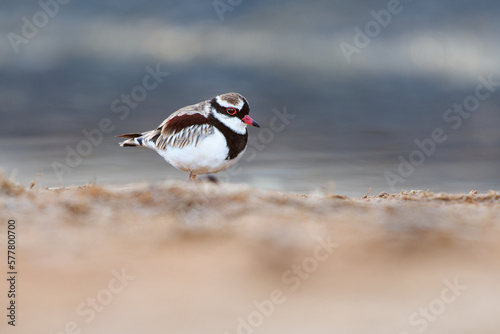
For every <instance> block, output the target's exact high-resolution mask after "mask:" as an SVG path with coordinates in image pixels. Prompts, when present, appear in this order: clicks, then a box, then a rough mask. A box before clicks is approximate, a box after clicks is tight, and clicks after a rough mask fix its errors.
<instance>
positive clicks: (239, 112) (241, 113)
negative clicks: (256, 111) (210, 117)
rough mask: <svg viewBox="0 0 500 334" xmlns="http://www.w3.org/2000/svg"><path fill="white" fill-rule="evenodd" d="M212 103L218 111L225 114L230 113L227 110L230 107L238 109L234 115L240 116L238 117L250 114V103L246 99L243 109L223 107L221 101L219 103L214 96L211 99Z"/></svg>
mask: <svg viewBox="0 0 500 334" xmlns="http://www.w3.org/2000/svg"><path fill="white" fill-rule="evenodd" d="M210 104H211V105H212V107H213V108H214V109H215V110H217V112H219V113H221V114H223V115H228V112H227V109H228V108H234V109H235V110H236V113H235V114H234V115H232V116H236V115H237V116H238V117H240V118H241V117H244V116H245V115H248V114H249V112H250V108H249V107H248V103H247V102H246V100H244V104H243V107H242V108H241V109H238V108H236V107H223V106H221V105H220V104H219V103H217V100H216V99H215V98H213V99H212V100H211V101H210Z"/></svg>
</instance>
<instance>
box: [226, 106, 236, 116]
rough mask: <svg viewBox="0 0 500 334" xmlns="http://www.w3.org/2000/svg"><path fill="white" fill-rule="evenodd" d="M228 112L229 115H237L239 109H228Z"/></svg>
mask: <svg viewBox="0 0 500 334" xmlns="http://www.w3.org/2000/svg"><path fill="white" fill-rule="evenodd" d="M226 112H227V113H228V114H229V115H235V114H236V113H237V112H238V109H236V108H226Z"/></svg>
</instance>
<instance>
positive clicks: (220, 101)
mask: <svg viewBox="0 0 500 334" xmlns="http://www.w3.org/2000/svg"><path fill="white" fill-rule="evenodd" d="M238 100H239V102H238V104H237V105H232V104H231V103H229V102H227V101H226V100H223V99H221V98H220V96H217V97H216V98H215V101H217V103H218V104H219V105H220V106H221V107H224V108H232V107H234V108H238V110H241V108H243V105H245V102H244V101H243V100H242V99H240V98H238Z"/></svg>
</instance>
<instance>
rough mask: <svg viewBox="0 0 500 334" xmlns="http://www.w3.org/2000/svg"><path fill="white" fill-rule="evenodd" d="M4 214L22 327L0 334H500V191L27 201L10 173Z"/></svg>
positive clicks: (42, 194) (208, 190)
mask: <svg viewBox="0 0 500 334" xmlns="http://www.w3.org/2000/svg"><path fill="white" fill-rule="evenodd" d="M0 212H1V222H0V228H1V233H0V237H1V242H0V245H2V250H1V252H2V254H4V256H3V258H6V254H7V249H6V248H7V230H8V221H9V220H11V224H12V220H14V221H15V230H16V233H17V234H16V238H17V239H16V242H17V244H16V246H17V252H16V257H17V258H16V266H17V267H16V270H17V286H16V289H17V296H16V301H15V302H16V306H17V308H16V326H15V330H14V329H13V328H12V326H9V325H8V324H7V320H8V318H7V320H6V318H5V316H3V317H2V318H3V319H4V320H2V324H1V327H2V328H3V329H2V332H4V330H5V329H7V332H9V333H10V332H12V333H13V332H17V333H142V332H148V333H221V334H223V333H231V334H232V333H305V332H313V333H395V334H403V333H423V332H425V333H497V332H498V328H500V320H499V318H498V316H497V314H498V305H499V303H498V301H499V300H500V283H499V282H500V280H499V279H500V266H499V265H498V258H499V255H500V246H499V244H498V239H499V236H500V230H499V228H498V227H499V226H500V193H499V192H495V191H490V192H488V193H486V194H479V193H475V192H474V191H472V192H471V193H468V194H444V193H429V192H423V191H408V192H401V193H400V194H387V193H382V194H376V195H374V194H368V195H367V196H365V197H364V198H349V197H345V196H341V195H335V194H329V193H324V194H318V195H314V196H312V195H300V194H292V193H280V192H275V191H264V190H259V189H256V188H251V187H249V186H245V185H241V184H212V183H197V184H188V183H186V182H181V181H171V182H167V183H163V184H156V185H151V184H133V185H127V186H122V187H116V186H113V187H111V186H104V185H87V186H83V187H71V188H64V189H43V188H39V187H37V186H36V185H34V187H33V189H26V188H23V187H21V186H18V185H16V184H15V183H13V182H11V181H9V180H7V179H6V178H5V177H4V176H2V177H1V179H0ZM3 267H4V268H6V264H5V265H3ZM4 271H6V270H4ZM2 282H3V283H2V291H6V289H8V286H7V284H6V281H5V280H2ZM2 300H3V305H8V304H7V303H8V301H7V296H6V294H5V293H4V292H2ZM3 309H4V311H3V312H4V313H5V312H6V311H5V307H4V308H3Z"/></svg>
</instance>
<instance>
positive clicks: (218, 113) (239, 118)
mask: <svg viewBox="0 0 500 334" xmlns="http://www.w3.org/2000/svg"><path fill="white" fill-rule="evenodd" d="M210 104H211V106H212V114H213V115H214V117H215V118H217V119H218V120H219V121H221V122H222V123H224V124H225V125H226V126H227V127H229V128H231V129H232V130H234V131H235V132H237V133H241V134H243V133H245V132H246V127H247V125H252V126H255V127H258V128H260V126H259V124H257V122H255V121H254V120H253V119H252V118H251V117H250V116H249V115H248V114H249V113H250V107H249V106H248V102H247V100H246V99H245V98H244V97H243V95H241V94H238V93H226V94H221V95H217V96H216V97H214V98H213V99H212V100H211V101H210Z"/></svg>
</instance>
